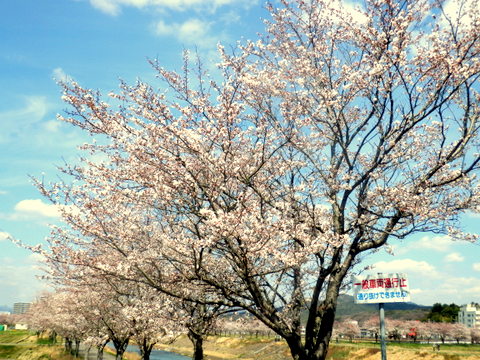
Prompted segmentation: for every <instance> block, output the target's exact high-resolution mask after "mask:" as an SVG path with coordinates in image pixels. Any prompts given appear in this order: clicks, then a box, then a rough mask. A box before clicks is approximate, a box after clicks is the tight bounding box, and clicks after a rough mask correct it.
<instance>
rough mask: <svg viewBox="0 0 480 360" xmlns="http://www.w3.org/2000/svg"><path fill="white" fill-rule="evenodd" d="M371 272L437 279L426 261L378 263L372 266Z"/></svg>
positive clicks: (431, 266) (410, 260) (436, 273)
mask: <svg viewBox="0 0 480 360" xmlns="http://www.w3.org/2000/svg"><path fill="white" fill-rule="evenodd" d="M373 271H378V272H384V273H392V272H403V273H421V274H424V275H425V276H430V277H437V276H438V272H437V270H436V269H435V267H434V266H433V265H431V264H429V263H428V262H426V261H416V260H412V259H398V260H393V261H379V262H377V263H375V264H373Z"/></svg>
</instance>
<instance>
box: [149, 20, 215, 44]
mask: <svg viewBox="0 0 480 360" xmlns="http://www.w3.org/2000/svg"><path fill="white" fill-rule="evenodd" d="M210 28H211V24H210V23H209V22H205V21H202V20H200V19H196V18H192V19H189V20H187V21H185V22H183V23H170V24H167V23H165V22H164V21H163V20H160V21H158V22H157V23H156V24H155V30H154V31H155V34H156V35H158V36H172V37H175V38H176V39H177V40H179V41H180V42H181V43H183V44H186V45H198V46H202V47H205V46H209V47H214V46H216V43H217V42H218V40H219V39H215V38H214V37H213V36H212V35H211V34H210V33H209V31H210Z"/></svg>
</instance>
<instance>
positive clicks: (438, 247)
mask: <svg viewBox="0 0 480 360" xmlns="http://www.w3.org/2000/svg"><path fill="white" fill-rule="evenodd" d="M453 244H454V241H453V240H452V238H451V237H450V236H447V235H443V236H424V237H422V238H421V239H419V240H416V241H413V242H411V243H409V244H407V245H401V246H400V245H394V246H392V247H393V252H394V253H395V254H396V255H403V254H406V253H408V252H410V251H412V250H430V251H435V252H449V251H451V247H452V245H453Z"/></svg>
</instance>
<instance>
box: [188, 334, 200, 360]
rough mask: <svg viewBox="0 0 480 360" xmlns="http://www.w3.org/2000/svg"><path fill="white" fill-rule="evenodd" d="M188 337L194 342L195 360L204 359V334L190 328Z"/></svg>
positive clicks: (193, 357)
mask: <svg viewBox="0 0 480 360" xmlns="http://www.w3.org/2000/svg"><path fill="white" fill-rule="evenodd" d="M188 338H189V339H190V341H191V342H192V344H193V356H192V359H193V360H203V336H202V335H199V334H196V333H194V332H193V331H192V330H188Z"/></svg>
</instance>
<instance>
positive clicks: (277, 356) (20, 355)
mask: <svg viewBox="0 0 480 360" xmlns="http://www.w3.org/2000/svg"><path fill="white" fill-rule="evenodd" d="M204 345H205V346H204V348H205V355H206V356H205V357H206V360H232V359H243V360H290V356H289V351H288V348H287V346H286V344H285V343H284V342H283V341H275V340H274V339H272V338H262V337H258V338H256V337H233V336H210V337H209V338H208V339H207V341H206V342H205V344H204ZM160 348H162V349H163V350H167V351H173V352H177V353H180V354H183V355H186V356H190V355H191V353H192V345H191V343H190V341H189V340H188V338H187V337H186V336H181V337H180V338H179V339H178V340H177V341H175V342H174V343H173V344H170V345H161V346H160ZM387 350H388V360H405V359H408V360H417V359H418V360H420V359H421V360H480V346H479V345H453V344H452V345H441V347H440V351H433V349H432V346H431V345H427V344H411V343H391V344H389V345H388V346H387ZM138 358H139V356H138V355H136V354H127V356H126V359H130V360H136V359H138ZM74 359H75V358H74V357H72V356H70V355H66V354H65V353H64V351H63V347H62V346H60V345H51V344H48V343H46V341H45V340H44V339H37V337H36V336H35V335H32V334H31V333H30V332H28V331H5V332H0V360H74ZM379 359H380V349H379V345H378V344H373V343H368V342H358V343H356V342H353V343H349V342H345V343H339V344H332V345H331V349H330V353H329V357H328V360H379ZM77 360H78V359H77Z"/></svg>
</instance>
